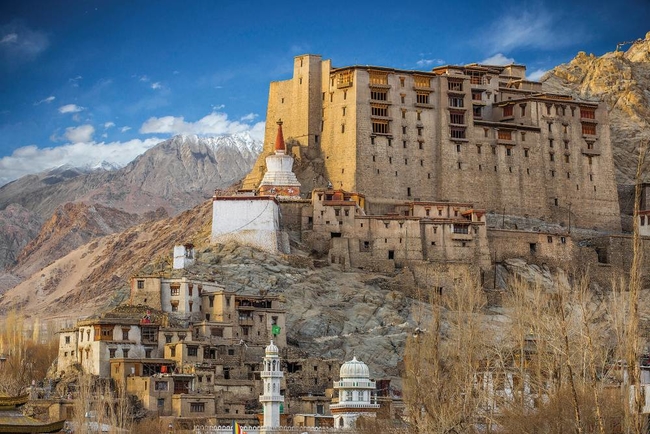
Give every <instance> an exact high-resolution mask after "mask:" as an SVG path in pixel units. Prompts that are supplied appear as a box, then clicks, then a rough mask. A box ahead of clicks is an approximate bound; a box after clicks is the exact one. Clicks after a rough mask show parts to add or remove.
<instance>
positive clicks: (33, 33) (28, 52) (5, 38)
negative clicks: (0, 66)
mask: <svg viewBox="0 0 650 434" xmlns="http://www.w3.org/2000/svg"><path fill="white" fill-rule="evenodd" d="M49 45H50V42H49V40H48V37H47V35H46V34H45V33H44V32H41V31H39V30H32V29H30V28H29V27H27V26H26V25H25V24H24V23H23V22H22V21H20V20H14V21H12V22H10V23H9V24H5V25H2V26H0V55H1V56H2V57H3V58H4V59H5V61H6V62H7V63H8V64H14V65H15V64H20V63H24V62H28V61H31V60H34V59H36V57H37V56H38V55H39V54H41V53H42V52H43V51H45V50H46V49H47V47H49Z"/></svg>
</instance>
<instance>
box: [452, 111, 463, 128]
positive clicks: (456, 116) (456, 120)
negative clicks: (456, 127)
mask: <svg viewBox="0 0 650 434" xmlns="http://www.w3.org/2000/svg"><path fill="white" fill-rule="evenodd" d="M449 117H450V121H451V123H452V124H460V125H462V124H464V123H465V114H464V113H458V112H451V113H450V114H449Z"/></svg>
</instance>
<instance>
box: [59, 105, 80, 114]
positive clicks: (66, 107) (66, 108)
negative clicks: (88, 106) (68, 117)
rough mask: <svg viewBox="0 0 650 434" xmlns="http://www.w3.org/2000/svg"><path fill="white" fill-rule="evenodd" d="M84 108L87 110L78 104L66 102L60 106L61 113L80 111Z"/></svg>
mask: <svg viewBox="0 0 650 434" xmlns="http://www.w3.org/2000/svg"><path fill="white" fill-rule="evenodd" d="M83 110H85V108H84V107H81V106H78V105H77V104H66V105H64V106H61V107H59V113H79V112H80V111H83Z"/></svg>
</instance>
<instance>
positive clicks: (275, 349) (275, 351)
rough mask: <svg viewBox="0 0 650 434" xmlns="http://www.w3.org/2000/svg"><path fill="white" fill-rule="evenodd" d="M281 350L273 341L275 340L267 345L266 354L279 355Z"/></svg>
mask: <svg viewBox="0 0 650 434" xmlns="http://www.w3.org/2000/svg"><path fill="white" fill-rule="evenodd" d="M279 351H280V350H279V349H278V347H277V346H276V345H275V344H274V343H273V341H271V343H270V344H269V346H268V347H266V355H267V356H271V355H276V356H277V355H278V352H279Z"/></svg>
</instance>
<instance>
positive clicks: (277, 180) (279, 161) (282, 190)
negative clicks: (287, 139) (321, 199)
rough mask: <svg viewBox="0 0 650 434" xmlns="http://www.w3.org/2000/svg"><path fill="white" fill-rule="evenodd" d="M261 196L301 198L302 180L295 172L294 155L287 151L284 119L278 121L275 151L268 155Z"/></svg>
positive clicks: (260, 191) (261, 183) (260, 190)
mask: <svg viewBox="0 0 650 434" xmlns="http://www.w3.org/2000/svg"><path fill="white" fill-rule="evenodd" d="M259 194H260V196H277V197H281V198H300V182H299V181H298V178H296V174H295V173H293V157H292V156H291V155H288V154H287V153H286V146H285V144H284V135H283V134H282V121H278V135H277V137H276V138H275V153H274V154H271V155H269V156H268V157H266V173H265V174H264V178H262V182H260V188H259Z"/></svg>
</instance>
